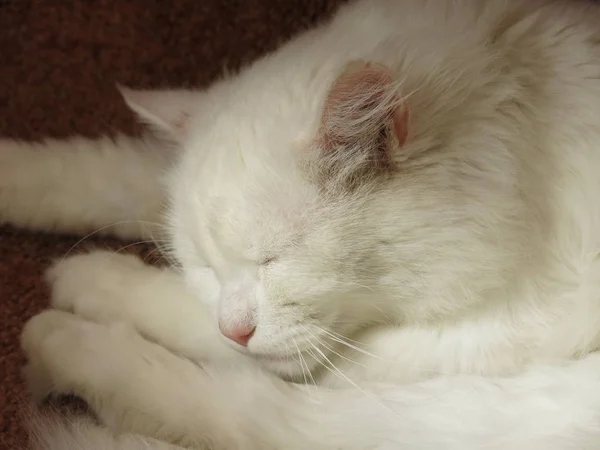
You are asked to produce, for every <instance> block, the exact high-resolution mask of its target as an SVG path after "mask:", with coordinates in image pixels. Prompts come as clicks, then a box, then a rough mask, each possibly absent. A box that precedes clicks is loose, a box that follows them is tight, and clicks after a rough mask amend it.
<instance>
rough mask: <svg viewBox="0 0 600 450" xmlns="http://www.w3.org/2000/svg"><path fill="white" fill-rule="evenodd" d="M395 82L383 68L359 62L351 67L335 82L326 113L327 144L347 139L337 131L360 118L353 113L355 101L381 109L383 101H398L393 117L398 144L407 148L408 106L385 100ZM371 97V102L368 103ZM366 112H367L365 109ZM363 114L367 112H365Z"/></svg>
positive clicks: (354, 111) (323, 121) (324, 129)
mask: <svg viewBox="0 0 600 450" xmlns="http://www.w3.org/2000/svg"><path fill="white" fill-rule="evenodd" d="M393 83H394V80H393V76H392V73H391V71H390V70H389V69H388V68H387V67H385V66H383V65H379V64H372V63H368V62H362V61H356V62H351V63H349V64H348V65H347V66H346V68H345V69H344V71H343V72H342V74H341V75H340V76H339V77H338V78H337V79H336V80H335V82H334V83H333V86H332V87H331V90H330V91H329V94H328V96H327V99H326V101H325V106H324V110H323V117H322V128H321V131H322V137H324V138H325V139H326V140H336V138H341V139H343V138H344V136H336V131H342V132H343V129H342V130H336V129H334V127H336V126H339V125H340V124H341V123H342V122H343V121H345V120H353V119H356V117H353V116H352V114H357V111H360V110H355V109H353V104H354V102H355V101H357V100H358V101H359V102H362V103H363V105H362V106H363V108H364V107H365V106H366V105H370V107H373V108H377V106H379V105H380V104H381V102H383V101H390V100H391V101H395V102H397V103H398V105H397V109H396V110H395V111H394V113H393V115H392V121H393V123H392V124H393V130H394V132H395V134H396V137H397V139H398V142H399V144H400V145H403V144H404V142H405V141H406V139H407V137H408V126H409V118H410V113H409V110H408V106H407V105H406V103H405V102H402V101H399V100H400V98H399V97H398V96H394V97H392V98H391V99H390V98H387V99H386V98H385V95H386V93H389V89H393V88H394V86H393ZM367 97H368V100H369V101H368V102H365V100H366V99H367ZM365 109H366V108H365ZM362 112H363V113H365V112H367V111H364V110H363V111H362Z"/></svg>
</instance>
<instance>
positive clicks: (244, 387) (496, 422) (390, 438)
mask: <svg viewBox="0 0 600 450" xmlns="http://www.w3.org/2000/svg"><path fill="white" fill-rule="evenodd" d="M22 342H23V348H24V350H25V352H26V353H27V355H28V356H29V359H30V366H29V369H28V371H27V373H28V374H29V376H30V385H31V386H32V387H33V388H34V389H35V388H36V386H37V387H38V388H41V392H45V391H47V390H48V389H52V390H55V391H59V392H73V393H75V394H77V395H79V396H81V397H82V398H83V399H84V400H86V401H88V403H89V404H90V405H91V406H92V408H93V409H94V410H95V411H96V412H97V413H98V415H99V416H100V418H101V419H102V420H103V421H105V422H106V423H107V424H109V425H110V426H111V427H113V428H114V429H117V430H122V431H132V432H137V433H140V434H144V435H149V436H154V437H157V438H160V439H165V440H169V441H171V442H176V443H179V444H183V445H190V446H202V445H207V446H210V448H212V449H214V450H225V449H228V450H229V449H248V450H259V449H265V448H268V449H286V450H306V449H308V448H310V449H316V450H326V449H327V450H332V449H337V448H343V449H345V450H364V449H366V448H369V449H377V450H384V449H385V450H387V449H390V450H391V449H399V450H403V449H406V450H408V449H410V450H415V449H417V450H418V449H430V448H443V449H446V450H481V449H482V448H489V449H494V450H576V449H581V450H595V449H597V448H599V445H600V425H599V424H600V355H591V356H588V357H586V358H585V359H584V360H579V361H572V362H569V363H565V364H564V365H556V366H550V365H547V366H536V367H532V368H531V369H530V370H528V371H527V372H526V373H524V374H521V375H518V376H515V377H513V378H495V379H489V378H485V377H477V376H453V377H439V378H436V379H433V380H428V381H424V382H420V383H416V384H412V385H406V386H394V385H389V384H372V385H366V386H364V389H363V390H361V389H356V388H348V389H336V390H331V389H325V388H313V387H310V386H297V385H292V384H289V383H286V382H284V381H282V380H280V379H278V378H276V377H274V376H273V375H270V374H269V373H267V372H264V371H262V370H260V369H259V368H257V367H256V366H254V365H253V364H251V363H248V364H246V363H240V364H237V365H235V366H231V365H230V366H226V365H225V366H213V365H207V366H204V367H202V368H200V367H198V366H196V365H194V364H193V363H191V362H189V361H187V360H184V359H181V358H179V357H177V356H175V355H173V354H171V353H169V352H168V351H167V350H165V349H164V348H162V347H160V346H158V345H155V344H152V343H150V342H147V341H145V340H144V339H142V338H141V337H140V336H139V335H137V334H136V333H135V332H133V330H130V329H127V328H124V327H119V326H104V325H98V324H93V323H89V322H85V321H83V320H82V319H79V318H77V317H75V316H71V315H69V314H66V313H61V312H57V311H49V312H46V313H42V314H41V315H39V316H37V317H35V318H33V319H32V320H31V321H30V322H29V323H28V324H27V326H26V328H25V331H24V334H23V341H22ZM40 380H41V381H40Z"/></svg>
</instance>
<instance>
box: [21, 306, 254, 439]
mask: <svg viewBox="0 0 600 450" xmlns="http://www.w3.org/2000/svg"><path fill="white" fill-rule="evenodd" d="M21 342H22V347H23V350H24V352H25V353H26V355H27V357H28V366H27V367H26V368H25V371H24V374H25V378H26V381H27V382H28V386H29V388H30V391H31V393H32V394H33V396H34V398H35V399H36V400H42V399H43V398H44V397H45V396H46V395H48V394H50V393H72V394H75V395H77V396H78V397H80V398H82V399H83V400H85V401H86V402H87V403H88V404H89V405H90V406H91V408H92V409H93V410H94V412H95V413H96V414H97V416H98V417H99V418H100V420H101V421H102V422H103V423H104V424H106V425H107V426H108V427H109V428H111V429H112V430H114V431H117V432H133V433H138V434H141V435H145V436H151V437H154V438H158V439H162V440H165V441H168V442H172V443H176V444H179V445H183V446H192V447H194V448H205V445H206V448H211V449H223V450H225V449H234V448H244V447H243V446H240V445H239V444H241V442H234V439H235V438H236V433H237V431H236V433H231V434H230V435H228V434H229V433H228V431H229V430H227V427H228V426H229V427H232V428H233V429H236V428H238V427H240V428H239V432H242V429H241V424H238V423H237V422H238V419H237V418H236V415H237V413H238V412H241V411H236V409H237V408H240V407H242V406H243V407H245V408H246V409H247V410H248V409H250V408H251V403H252V401H253V398H254V397H255V395H254V393H253V392H252V391H251V390H250V391H246V390H245V388H243V385H241V384H239V383H240V381H242V380H243V379H244V375H243V374H244V373H245V372H248V373H254V372H258V371H259V369H257V368H256V367H255V366H254V364H253V363H252V362H251V361H249V360H245V361H238V362H237V363H236V364H235V365H232V366H229V368H228V369H226V370H224V371H223V372H222V375H223V376H226V377H227V378H228V381H225V380H220V379H219V377H220V376H221V373H220V372H219V371H216V370H211V369H209V368H201V367H199V366H197V365H196V364H194V363H192V362H191V361H189V360H187V359H183V358H180V357H178V356H176V355H175V354H173V353H170V352H169V351H168V350H166V349H164V348H163V347H161V346H159V345H157V344H154V343H151V342H149V341H146V340H145V339H143V338H142V337H141V336H140V335H139V334H138V333H136V332H135V330H133V329H132V328H130V327H128V326H127V325H124V324H111V325H103V324H97V323H92V322H88V321H86V320H84V319H82V318H80V317H78V316H75V315H72V314H69V313H65V312H61V311H55V310H48V311H45V312H43V313H41V314H39V315H37V316H35V317H34V318H32V319H31V320H30V321H29V322H28V323H27V324H26V326H25V329H24V331H23V335H22V341H21ZM232 373H236V374H239V377H240V378H239V379H238V380H235V381H237V383H238V384H237V386H236V384H235V382H234V383H233V384H230V383H231V381H234V380H232V378H231V376H230V375H231V374H232ZM248 381H249V382H250V383H251V381H252V378H249V380H248ZM249 387H250V388H252V386H251V384H250V385H249ZM213 388H214V389H218V390H219V392H217V391H215V390H213ZM224 388H225V389H224ZM230 389H233V390H235V391H236V394H237V395H240V394H241V397H238V398H233V397H232V398H231V399H228V397H229V395H228V391H229V390H230ZM217 417H219V419H218V420H215V418H217ZM225 420H226V421H227V422H228V424H226V423H224V421H225ZM209 444H210V445H209ZM215 444H217V445H216V446H215ZM224 444H227V445H224ZM248 448H250V447H248Z"/></svg>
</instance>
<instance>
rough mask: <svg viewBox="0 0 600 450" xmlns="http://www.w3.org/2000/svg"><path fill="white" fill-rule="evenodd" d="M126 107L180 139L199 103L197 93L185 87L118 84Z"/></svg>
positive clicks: (170, 135)
mask: <svg viewBox="0 0 600 450" xmlns="http://www.w3.org/2000/svg"><path fill="white" fill-rule="evenodd" d="M117 88H118V89H119V92H120V93H121V95H122V96H123V99H124V100H125V103H126V104H127V106H129V108H130V109H131V110H132V111H133V112H134V113H135V114H136V115H137V116H138V117H139V118H140V119H141V120H142V121H143V122H144V123H147V124H148V125H150V126H152V127H154V128H156V129H157V130H158V131H161V132H163V133H166V134H167V135H168V136H169V137H170V138H173V139H176V140H180V139H181V138H182V137H183V136H185V134H186V132H187V126H188V122H189V118H190V116H192V114H193V113H194V109H195V108H196V107H197V105H198V101H199V99H198V93H196V92H193V91H190V90H185V89H173V90H136V89H130V88H128V87H125V86H121V85H117Z"/></svg>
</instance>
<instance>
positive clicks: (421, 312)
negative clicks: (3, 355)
mask: <svg viewBox="0 0 600 450" xmlns="http://www.w3.org/2000/svg"><path fill="white" fill-rule="evenodd" d="M599 19H600V13H599V11H598V9H597V6H595V5H592V4H588V3H586V2H578V1H572V2H567V1H564V2H563V1H550V0H535V1H530V2H527V3H524V2H521V1H517V0H502V1H501V0H493V1H488V2H480V1H477V0H457V1H450V0H444V1H433V0H431V1H423V0H369V1H367V0H358V1H355V2H353V3H352V4H350V5H349V6H347V7H345V8H343V9H342V10H341V11H340V12H339V13H338V15H337V16H336V18H335V19H334V20H333V21H332V22H330V23H328V24H324V25H323V26H321V27H319V28H317V29H315V30H313V31H311V32H308V33H306V34H304V35H302V36H300V37H298V38H297V39H295V40H293V41H292V42H290V43H289V44H287V45H286V46H284V47H283V48H282V49H280V50H279V51H277V52H275V53H273V54H270V55H267V56H266V57H264V58H263V59H261V60H259V61H257V62H256V63H254V64H253V65H252V66H250V67H249V68H247V69H246V70H244V71H242V72H241V73H240V74H239V75H236V76H234V77H231V78H227V79H224V80H221V81H220V82H218V83H216V84H215V85H214V86H213V87H211V88H210V89H209V90H207V91H205V92H203V93H201V94H198V95H197V97H194V100H195V101H196V102H197V103H193V104H190V102H189V97H186V96H183V98H182V97H181V96H179V95H178V94H177V95H176V94H172V95H169V94H168V93H167V94H165V93H161V94H159V95H161V96H162V97H153V96H152V95H153V94H150V93H133V92H131V91H126V90H125V91H124V96H125V98H126V101H127V102H128V103H129V104H130V106H131V107H132V109H134V110H135V111H136V112H137V113H138V114H140V115H141V117H142V118H143V119H144V120H147V121H150V122H153V124H154V125H155V126H156V127H157V128H159V129H160V130H161V131H163V132H167V133H171V134H172V140H173V142H175V143H177V145H178V146H179V147H181V150H180V152H179V155H178V161H177V162H176V163H175V164H174V166H173V168H172V169H171V170H170V171H169V172H168V175H167V177H166V184H165V186H166V187H165V190H164V191H163V192H165V193H166V196H167V197H168V200H169V209H168V221H167V226H168V228H169V230H170V236H171V242H170V245H171V246H172V248H173V256H174V257H175V259H176V260H177V261H178V268H177V269H157V268H151V267H148V266H145V265H143V264H142V263H141V262H139V261H136V260H135V259H133V257H126V256H122V255H110V254H106V253H101V252H100V253H92V254H89V255H82V256H76V257H74V258H72V259H66V260H65V261H62V262H60V263H58V264H57V265H55V266H54V268H53V269H52V270H51V272H50V274H49V278H50V281H51V283H52V285H53V306H54V308H55V309H59V310H64V311H68V312H69V313H64V312H57V311H50V312H46V313H43V314H41V315H40V316H38V317H36V318H34V319H33V320H32V322H30V323H29V324H28V326H27V328H26V330H25V332H24V335H23V347H24V349H25V351H26V353H27V354H28V356H29V358H30V365H29V368H28V377H29V381H30V386H31V388H32V390H33V391H34V393H35V394H36V395H38V396H41V395H43V394H45V393H47V392H48V391H72V392H74V393H76V394H78V395H80V396H82V397H83V398H84V399H85V400H87V401H88V402H89V403H90V404H91V406H92V407H93V408H94V410H95V411H96V412H97V413H98V414H99V416H100V418H101V419H102V420H103V422H104V423H105V425H106V427H107V430H105V432H106V433H109V431H108V429H113V430H116V431H119V432H134V433H140V434H142V435H148V436H152V437H155V438H158V439H163V440H165V441H170V442H173V443H176V444H181V445H184V446H195V447H201V448H203V447H207V448H216V449H231V448H240V449H245V448H247V449H262V448H285V449H296V448H297V449H305V448H316V449H319V448H323V449H333V448H344V449H350V450H352V449H367V448H369V449H388V448H390V449H391V448H394V449H421V448H423V449H425V448H444V449H450V450H452V449H495V450H505V449H506V450H508V449H511V450H512V449H533V450H536V449H544V450H570V449H596V448H600V427H599V424H600V389H598V387H599V386H598V383H600V358H599V357H598V356H597V355H596V354H595V353H593V351H594V350H596V349H597V347H598V345H599V343H600V301H599V300H600V298H599V297H600V265H599V264H600V262H599V261H598V251H599V247H600V232H599V231H598V230H599V229H600V227H599V225H600V206H599V204H598V200H597V199H598V198H600V181H599V180H600V178H598V175H597V174H598V170H599V169H600V149H599V148H598V147H599V144H598V142H600V127H599V126H598V117H600V106H599V105H600V81H599V80H600V59H598V56H599V55H600V44H599V42H600V32H598V31H597V23H598V20H599ZM356 60H362V61H367V62H369V63H373V64H377V65H383V66H385V67H387V68H388V69H389V71H390V73H391V74H392V75H393V79H394V83H393V91H390V92H393V94H394V95H401V96H402V100H403V101H405V102H406V103H407V104H408V106H409V108H410V124H409V138H408V139H407V141H406V142H405V143H404V145H402V147H401V148H397V149H395V151H394V154H393V161H392V163H393V166H394V172H393V173H394V175H393V176H392V177H381V178H378V177H377V174H374V175H373V178H369V180H368V181H369V182H368V183H367V182H366V181H365V183H364V186H362V187H363V189H358V190H352V191H351V192H349V191H347V190H345V189H340V190H337V191H336V190H333V191H326V192H325V193H324V191H323V189H322V186H319V184H318V182H317V181H316V180H315V179H314V178H313V177H311V176H310V173H309V172H307V170H306V169H307V167H314V165H315V164H316V165H318V164H319V163H320V161H323V160H322V159H321V158H323V151H324V149H323V148H322V147H321V146H319V145H316V141H317V140H316V137H317V136H318V133H319V130H320V129H321V128H322V123H321V120H322V111H323V108H324V104H325V103H326V102H327V98H328V97H327V96H328V92H329V89H330V88H331V86H332V84H333V83H334V81H335V80H336V79H337V77H338V76H339V75H340V73H341V72H342V71H343V70H344V68H345V67H346V66H347V64H348V63H349V62H351V61H356ZM398 86H399V88H398ZM165 95H166V97H165ZM388 98H390V97H388ZM157 99H159V100H160V99H162V100H161V101H159V100H157ZM165 99H166V101H163V100H165ZM161 105H163V106H162V107H161ZM380 107H381V108H388V107H389V103H387V102H383V103H382V105H380ZM374 108H375V110H372V111H370V112H369V113H370V114H371V115H370V116H368V117H373V118H381V114H378V113H377V110H376V108H377V106H374ZM344 123H345V122H343V121H342V122H339V123H336V126H337V127H338V128H339V127H340V126H342V127H343V126H344ZM346 123H347V122H346ZM365 124H368V126H367V127H365V128H364V129H362V131H365V130H368V129H370V128H371V125H373V123H372V122H369V121H362V122H361V121H358V122H355V123H351V124H348V126H349V127H351V126H361V127H362V126H364V125H365ZM354 131H355V130H354V129H348V130H345V131H344V135H346V136H353V135H356V134H357V133H354ZM358 134H360V133H358ZM89 145H96V144H94V143H89ZM5 149H6V150H5ZM349 149H350V150H352V147H351V146H350V147H349ZM25 150H26V149H21V153H17V152H15V151H14V147H13V144H10V143H3V145H2V147H1V148H0V155H8V158H9V159H8V165H7V164H3V165H0V171H4V172H2V173H3V176H2V177H0V213H1V215H2V220H4V221H7V222H12V223H15V224H17V225H30V226H49V225H48V224H54V228H56V229H67V230H73V229H75V230H79V229H83V228H86V227H93V226H104V225H106V224H107V222H109V221H122V220H125V217H123V211H121V210H115V209H114V201H113V199H114V198H115V196H116V195H117V194H118V193H119V192H122V189H123V188H122V186H124V185H125V186H126V185H127V184H126V183H129V184H130V185H132V186H136V187H140V188H139V189H130V190H128V191H126V192H124V194H123V195H125V196H126V197H125V198H124V205H125V207H126V209H125V212H126V211H127V210H129V209H130V207H131V206H132V205H138V204H139V205H148V208H147V209H143V211H151V212H152V213H151V214H149V213H146V212H143V213H137V214H136V213H134V214H133V216H134V217H133V218H132V219H133V220H139V219H140V218H142V220H151V219H149V217H152V216H153V215H154V212H155V211H156V210H157V208H156V205H158V204H161V202H162V200H163V197H162V194H161V193H160V192H161V191H160V188H159V185H158V183H156V184H154V183H153V181H155V180H156V179H157V178H158V177H157V176H156V173H157V172H156V171H157V170H159V169H157V167H161V169H160V170H162V167H165V164H164V163H161V164H158V165H157V164H154V163H145V162H144V163H142V164H140V165H136V166H135V168H136V171H138V172H136V173H129V172H126V173H124V172H123V171H124V170H125V169H123V167H129V166H128V164H130V163H127V161H123V162H119V163H116V162H112V161H113V160H112V159H111V160H109V159H107V158H105V159H102V158H101V157H99V156H98V153H94V152H93V151H92V149H89V150H90V151H89V152H83V151H81V152H78V153H77V155H78V156H76V158H71V157H69V155H70V154H71V153H72V152H71V151H70V150H69V146H66V147H65V149H64V150H62V149H59V148H58V147H56V148H53V149H52V151H53V155H54V156H51V155H50V153H48V156H44V158H40V159H37V160H36V159H29V157H28V153H26V152H25ZM118 152H119V150H118V149H117V148H116V147H115V148H112V147H111V154H113V155H117V154H119V153H118ZM154 152H160V149H155V150H154ZM124 154H125V155H126V156H125V157H127V155H131V152H127V151H125V152H124ZM19 155H25V156H24V157H21V156H19ZM135 155H138V153H135ZM340 155H341V156H340ZM340 155H338V156H340V158H339V161H338V162H336V165H337V166H340V165H341V167H342V171H341V172H338V173H337V175H339V176H340V177H341V178H344V177H345V176H346V174H347V173H349V172H351V170H350V169H349V167H350V168H351V167H352V164H354V163H355V162H356V161H358V160H357V159H356V153H355V152H354V153H353V152H352V151H348V154H347V155H346V156H347V158H346V159H344V154H343V153H341V154H340ZM0 157H3V156H0ZM46 158H47V159H46ZM88 158H89V160H88ZM136 158H137V156H136ZM55 159H62V161H64V162H63V163H62V164H68V165H69V166H70V165H72V166H73V169H72V170H69V171H68V173H69V174H72V176H71V175H69V176H68V177H63V178H62V180H57V181H56V184H54V180H53V179H51V178H50V176H49V175H48V174H51V173H52V171H45V170H44V166H45V165H46V164H47V165H49V166H48V167H50V164H56V163H54V162H53V161H54V160H55ZM92 160H94V161H97V160H102V161H103V162H102V163H101V164H100V166H101V167H104V168H105V169H106V170H104V171H103V173H104V174H106V175H110V177H113V176H117V175H118V174H121V175H122V176H125V177H126V180H125V179H123V180H119V181H120V183H123V184H122V185H120V184H116V185H115V184H111V178H110V177H108V178H106V179H104V178H100V175H98V177H99V178H98V179H101V180H104V181H105V183H104V184H103V189H102V190H101V192H98V190H97V189H90V190H89V191H88V187H87V186H90V184H89V183H87V179H85V178H84V179H82V178H81V173H82V172H81V170H79V169H78V168H79V167H80V166H82V165H83V166H84V167H85V165H86V163H85V161H92ZM67 161H68V162H67ZM366 161H367V162H368V158H367V159H366ZM359 162H360V164H363V163H364V162H365V161H359ZM307 163H308V164H307ZM344 163H346V165H344ZM28 164H32V165H33V166H34V167H33V169H32V170H35V173H36V174H38V177H39V180H41V181H40V182H37V181H36V178H33V179H32V180H33V181H31V182H28V183H27V184H26V185H25V187H28V189H24V185H23V182H22V181H20V180H22V177H10V176H9V175H10V174H11V173H14V172H15V171H16V170H17V169H18V170H19V171H21V170H23V171H26V169H25V168H26V167H27V165H28ZM7 167H8V168H7ZM11 167H12V168H13V170H11ZM36 167H37V168H36ZM65 167H66V166H65ZM142 169H143V170H142ZM127 170H130V169H127ZM344 171H346V172H344ZM340 174H341V175H340ZM94 176H96V175H94ZM334 179H336V180H338V181H339V179H337V178H335V177H334ZM338 181H336V183H337V182H338ZM59 182H62V183H63V184H62V186H73V187H79V186H80V185H81V186H80V189H79V191H80V192H81V193H89V195H90V196H91V195H94V198H93V199H92V198H88V197H86V196H82V197H80V196H78V195H72V194H68V195H64V194H62V193H64V192H70V191H66V190H65V191H63V190H62V189H63V188H62V187H60V186H61V185H60V184H59ZM340 183H341V182H340ZM146 185H148V186H149V187H148V190H145V189H144V188H143V187H144V186H146ZM48 189H51V191H49V192H53V193H54V192H55V193H56V194H53V195H52V196H50V198H61V201H60V202H58V204H59V205H62V206H61V207H60V208H57V207H56V206H52V205H51V207H48V208H47V209H46V208H40V207H39V204H40V201H39V200H40V198H42V197H43V195H44V194H45V193H46V192H48ZM24 192H25V193H24ZM59 194H60V195H62V197H61V196H60V195H59ZM98 194H100V196H99V197H98V196H97V195H98ZM148 194H150V196H149V197H150V198H149V197H148ZM92 201H93V204H94V207H93V208H92V209H91V211H92V212H93V214H92V213H89V214H83V215H82V218H81V219H78V218H77V216H76V215H75V214H72V215H70V216H67V218H64V219H63V216H64V215H65V214H66V213H65V211H67V212H68V211H90V205H91V204H92ZM115 211H117V212H115ZM152 220H154V219H152ZM122 234H130V233H122ZM71 313H74V314H75V315H72V314H71ZM122 322H124V323H125V324H126V325H123V324H122ZM217 322H219V323H220V324H221V325H222V326H226V327H230V328H231V327H236V326H240V325H244V326H246V325H248V324H253V325H256V327H257V328H256V331H255V333H254V335H253V337H252V339H251V340H250V341H249V345H248V347H247V348H241V347H239V346H237V347H236V346H235V345H234V344H232V343H228V342H225V341H224V339H223V338H222V336H220V335H219V333H218V328H217ZM119 323H121V324H119ZM115 324H117V325H115ZM130 326H133V327H134V328H135V329H136V330H137V331H133V330H131V329H130ZM137 332H139V333H141V334H142V335H143V336H144V337H145V338H147V339H148V340H145V339H142V338H141V337H140V336H139V335H137ZM150 341H154V342H157V343H159V344H160V345H161V346H159V345H157V344H154V343H151V342H150ZM165 348H167V349H169V350H170V351H172V352H174V353H170V352H168V351H167V350H165ZM175 355H179V356H175ZM182 357H184V358H182ZM186 358H187V359H186ZM283 380H287V381H283ZM290 380H292V381H295V382H297V383H301V384H300V385H296V384H291V383H290ZM311 384H316V385H318V386H317V387H314V386H311ZM97 432H98V430H95V429H94V430H93V433H97ZM82 439H83V440H82ZM85 439H86V438H84V437H83V436H82V434H81V433H79V434H77V433H74V434H73V435H72V445H71V447H72V448H89V447H90V446H91V445H92V443H90V442H86V441H85ZM90 439H93V438H91V437H90ZM107 439H108V438H107ZM108 442H110V441H108ZM132 445H133V444H132ZM86 446H87V447H86ZM50 448H52V447H50ZM92 448H93V447H92ZM100 448H101V447H100ZM132 448H135V447H132Z"/></svg>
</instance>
